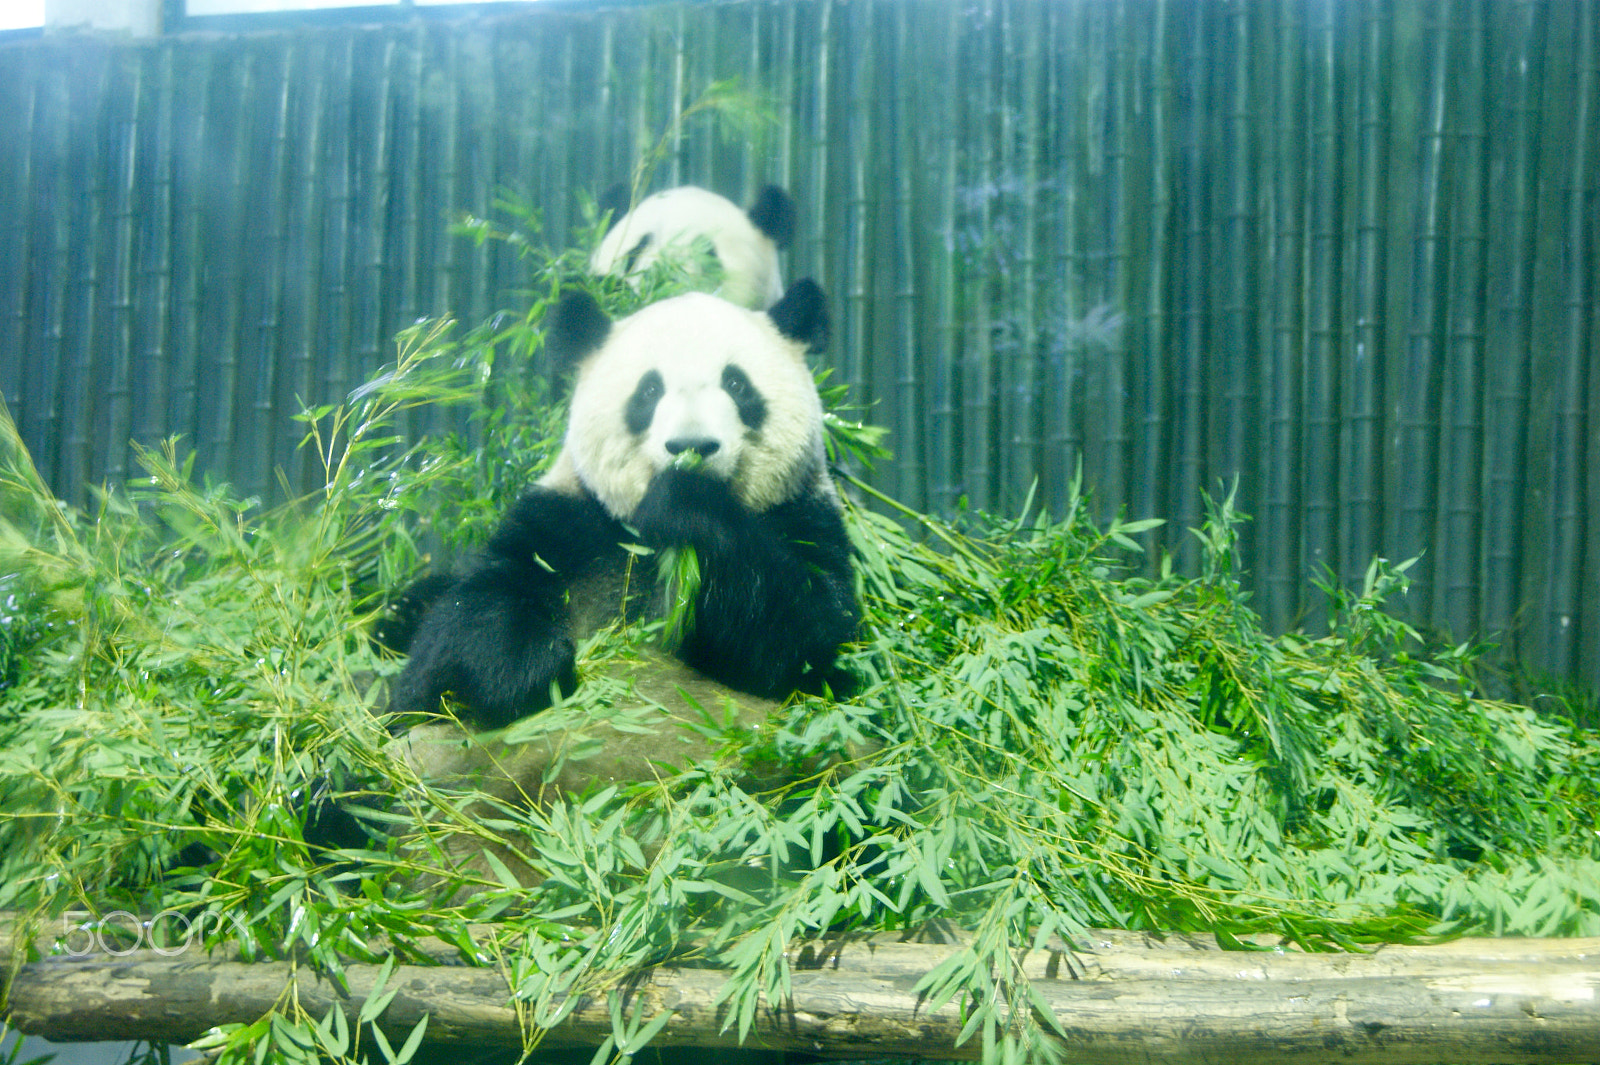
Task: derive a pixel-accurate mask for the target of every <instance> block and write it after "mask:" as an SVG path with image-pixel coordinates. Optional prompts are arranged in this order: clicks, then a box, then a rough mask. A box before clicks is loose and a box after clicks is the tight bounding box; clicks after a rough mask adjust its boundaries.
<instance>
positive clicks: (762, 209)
mask: <svg viewBox="0 0 1600 1065" xmlns="http://www.w3.org/2000/svg"><path fill="white" fill-rule="evenodd" d="M746 213H747V214H748V215H749V216H750V224H751V225H753V226H755V227H756V228H757V229H759V230H761V232H763V233H765V234H766V235H767V236H769V237H771V238H772V243H774V244H776V245H777V246H778V247H780V248H787V247H788V246H789V242H790V241H792V240H794V201H793V200H792V199H790V198H789V194H788V193H787V192H784V191H783V190H782V189H780V188H778V186H776V185H764V186H762V189H761V191H760V192H758V193H756V202H755V203H753V204H751V205H750V210H749V211H747V212H746Z"/></svg>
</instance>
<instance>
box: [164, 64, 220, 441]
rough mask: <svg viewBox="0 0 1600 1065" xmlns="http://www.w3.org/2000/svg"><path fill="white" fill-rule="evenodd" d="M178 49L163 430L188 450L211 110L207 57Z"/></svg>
mask: <svg viewBox="0 0 1600 1065" xmlns="http://www.w3.org/2000/svg"><path fill="white" fill-rule="evenodd" d="M173 47H174V48H181V49H182V52H181V62H177V63H176V64H175V65H176V66H177V69H178V72H179V73H178V78H179V84H180V86H181V88H180V89H179V90H178V91H179V92H181V94H182V97H183V99H184V100H185V101H186V103H187V106H186V107H185V108H183V109H182V110H181V112H180V114H181V115H182V119H181V123H182V125H181V129H180V131H179V133H178V134H177V137H176V145H177V146H176V151H177V153H178V155H177V160H176V162H175V166H174V179H175V181H176V182H177V189H176V190H175V198H174V205H173V213H174V220H175V224H176V227H177V230H176V232H175V233H174V236H173V244H174V254H173V283H172V291H173V293H174V295H173V300H174V303H173V308H172V316H173V327H172V355H171V359H170V363H171V369H170V371H169V373H168V376H167V409H168V411H169V412H170V415H169V417H170V419H171V426H170V429H169V432H173V433H182V434H184V436H185V437H186V438H187V441H188V443H189V445H190V446H191V447H197V446H198V445H199V444H200V442H201V441H202V439H203V437H202V436H201V431H202V430H201V425H202V421H201V409H200V408H201V404H200V336H201V330H202V320H203V318H204V314H205V310H204V307H203V305H202V299H203V285H204V280H203V266H204V258H203V250H204V247H205V241H204V234H205V232H206V195H205V192H206V189H207V185H206V183H205V178H206V176H207V166H206V162H207V158H208V156H207V149H208V147H209V143H208V142H209V133H210V126H209V124H208V121H207V119H208V116H209V115H210V114H211V108H212V101H211V95H212V73H213V70H214V67H213V64H212V61H211V53H210V52H209V51H206V50H197V49H194V48H193V46H192V45H189V44H183V45H177V44H175V45H173Z"/></svg>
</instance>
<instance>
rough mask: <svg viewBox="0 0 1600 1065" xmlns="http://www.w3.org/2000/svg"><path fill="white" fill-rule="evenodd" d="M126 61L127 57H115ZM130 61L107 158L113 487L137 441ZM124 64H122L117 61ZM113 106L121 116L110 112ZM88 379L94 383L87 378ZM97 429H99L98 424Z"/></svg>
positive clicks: (124, 474) (106, 439)
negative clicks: (134, 439)
mask: <svg viewBox="0 0 1600 1065" xmlns="http://www.w3.org/2000/svg"><path fill="white" fill-rule="evenodd" d="M117 58H118V59H122V58H123V57H120V56H119V57H117ZM127 58H129V59H131V60H132V61H131V62H130V63H128V64H127V66H126V67H124V68H123V69H122V70H118V71H117V74H118V75H119V76H117V77H114V78H113V79H112V80H111V84H112V85H113V86H115V87H116V88H115V89H113V91H112V92H111V93H108V97H109V98H108V99H107V100H106V101H105V106H106V107H107V108H108V113H107V115H106V118H105V121H106V124H107V125H108V126H110V127H112V128H113V129H112V130H108V132H109V133H111V136H110V137H109V138H108V139H109V140H110V141H111V143H112V144H113V149H112V151H113V158H111V159H109V160H108V163H109V166H110V170H111V173H112V175H113V179H112V181H114V184H112V182H108V185H110V186H111V187H110V188H109V189H108V195H109V196H110V198H111V201H112V203H111V227H110V228H111V233H110V235H109V236H110V240H109V247H108V248H107V249H106V251H107V254H108V256H109V258H110V263H109V266H110V271H109V272H110V274H111V277H110V279H109V281H110V284H109V288H110V291H109V293H108V297H109V299H108V303H107V307H106V311H107V314H106V317H107V319H108V321H107V328H106V334H105V346H106V349H107V350H106V353H105V355H106V364H107V365H106V370H107V372H106V374H105V377H104V378H103V379H104V380H105V382H106V388H105V389H104V391H103V393H102V395H103V398H104V402H105V427H104V430H103V435H100V438H99V441H98V443H99V444H100V445H101V446H102V447H103V449H104V455H105V466H104V478H105V480H107V481H110V482H111V483H113V484H123V483H126V481H127V478H128V444H129V441H130V440H131V439H132V437H133V383H132V381H133V354H134V340H133V337H134V319H133V311H134V302H133V291H134V285H135V278H136V277H137V275H138V271H137V269H136V267H135V265H134V254H135V246H134V230H135V228H136V226H135V215H136V213H137V210H138V199H139V192H140V182H139V166H140V165H141V162H142V159H141V156H142V154H143V147H142V145H141V144H140V134H141V126H140V113H141V112H142V111H143V109H144V95H145V93H144V64H143V62H142V61H141V57H139V56H132V57H127ZM115 65H117V66H119V67H120V66H122V64H121V63H116V64H115ZM124 71H126V76H127V77H128V79H129V82H130V84H128V85H127V88H126V93H125V95H124V93H122V92H118V91H116V90H117V89H121V88H122V82H123V78H122V76H120V75H123V74H124ZM112 108H115V110H116V112H118V113H109V112H110V109H112ZM84 380H95V378H85V379H84ZM96 429H97V430H99V427H98V426H96Z"/></svg>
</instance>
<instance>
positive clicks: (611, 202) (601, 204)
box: [594, 181, 633, 236]
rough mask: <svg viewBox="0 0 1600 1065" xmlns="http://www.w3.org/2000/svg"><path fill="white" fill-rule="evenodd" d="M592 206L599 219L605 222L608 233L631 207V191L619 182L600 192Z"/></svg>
mask: <svg viewBox="0 0 1600 1065" xmlns="http://www.w3.org/2000/svg"><path fill="white" fill-rule="evenodd" d="M594 206H595V210H596V211H597V212H598V213H599V215H600V217H601V218H604V219H605V220H606V233H609V232H611V230H612V228H613V227H615V226H616V224H617V223H618V222H620V221H622V219H623V217H624V216H625V215H627V213H628V210H629V209H630V208H631V207H632V206H633V190H632V189H631V188H629V187H628V186H627V185H624V184H623V183H622V182H620V181H619V182H617V183H616V184H615V185H612V186H611V187H610V188H608V189H606V191H604V192H602V193H601V194H600V198H599V199H598V200H596V201H595V204H594ZM604 235H605V234H604V233H603V234H601V236H604Z"/></svg>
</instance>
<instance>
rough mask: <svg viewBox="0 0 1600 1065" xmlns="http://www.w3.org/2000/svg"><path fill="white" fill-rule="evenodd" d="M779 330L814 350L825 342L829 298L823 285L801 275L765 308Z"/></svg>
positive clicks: (825, 344) (822, 346) (826, 344)
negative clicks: (825, 294)
mask: <svg viewBox="0 0 1600 1065" xmlns="http://www.w3.org/2000/svg"><path fill="white" fill-rule="evenodd" d="M767 316H768V317H770V318H771V319H772V324H773V325H775V326H777V327H778V332H780V333H782V334H783V335H784V336H786V337H788V338H789V339H790V340H798V341H799V342H800V343H802V344H804V345H805V346H806V350H807V351H809V352H811V353H812V354H815V353H817V352H819V351H821V350H822V349H823V348H825V347H827V346H828V299H827V297H826V296H824V295H823V294H822V286H821V285H819V284H817V283H816V282H815V281H813V280H811V279H810V278H809V277H803V278H801V279H800V280H799V281H796V282H795V283H794V284H792V285H790V286H789V291H787V292H785V293H784V294H783V299H781V300H779V301H778V302H777V303H774V304H773V305H772V307H771V309H769V310H768V311H767Z"/></svg>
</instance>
